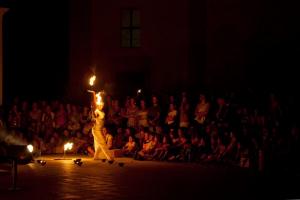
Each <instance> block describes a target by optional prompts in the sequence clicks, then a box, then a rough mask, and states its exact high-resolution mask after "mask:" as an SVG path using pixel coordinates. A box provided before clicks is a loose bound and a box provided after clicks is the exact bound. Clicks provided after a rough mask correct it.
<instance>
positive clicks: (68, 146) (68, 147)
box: [64, 142, 73, 151]
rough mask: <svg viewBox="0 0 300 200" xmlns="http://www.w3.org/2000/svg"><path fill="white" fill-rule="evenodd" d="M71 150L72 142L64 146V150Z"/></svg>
mask: <svg viewBox="0 0 300 200" xmlns="http://www.w3.org/2000/svg"><path fill="white" fill-rule="evenodd" d="M72 148H73V143H72V142H68V143H66V144H65V145H64V150H65V151H67V150H71V149H72Z"/></svg>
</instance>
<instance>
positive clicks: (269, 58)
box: [0, 0, 300, 103]
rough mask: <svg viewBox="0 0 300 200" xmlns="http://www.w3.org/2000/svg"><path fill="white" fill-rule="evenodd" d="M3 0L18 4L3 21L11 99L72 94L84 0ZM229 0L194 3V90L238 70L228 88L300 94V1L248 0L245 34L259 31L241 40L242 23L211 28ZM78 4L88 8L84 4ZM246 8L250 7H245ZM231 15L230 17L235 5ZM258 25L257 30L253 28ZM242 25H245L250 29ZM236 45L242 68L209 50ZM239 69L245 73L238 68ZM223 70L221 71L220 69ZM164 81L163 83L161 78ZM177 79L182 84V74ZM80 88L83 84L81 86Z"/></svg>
mask: <svg viewBox="0 0 300 200" xmlns="http://www.w3.org/2000/svg"><path fill="white" fill-rule="evenodd" d="M0 2H1V5H4V6H7V7H10V11H9V12H8V13H6V14H5V16H4V22H3V23H4V87H5V88H4V98H5V100H6V101H5V102H6V103H7V102H9V101H11V100H12V99H13V98H14V97H15V96H20V97H23V98H57V97H58V98H62V97H66V96H67V90H68V87H69V86H70V85H69V78H70V73H69V71H70V65H71V64H70V60H69V54H70V48H71V47H70V45H69V42H70V38H69V36H70V34H71V32H72V31H73V30H72V29H70V28H69V26H70V23H69V22H70V15H69V13H70V2H72V3H73V2H79V1H78V0H77V1H65V0H61V1H49V0H43V1H35V0H23V1H18V0H6V1H3V0H1V1H0ZM222 2H223V1H216V0H215V1H208V0H207V1H189V14H188V15H189V23H188V25H189V33H188V34H189V52H188V58H189V63H188V64H189V71H188V72H187V80H190V82H189V83H188V84H186V88H193V89H197V88H198V86H199V88H203V87H205V88H208V89H209V87H212V88H218V89H223V88H222V87H223V86H224V87H225V85H224V84H223V82H222V81H221V79H220V78H219V77H220V76H225V77H226V76H227V74H226V73H228V74H230V73H233V74H234V73H236V76H235V77H239V73H241V74H243V76H241V78H240V80H232V83H230V81H228V80H230V78H228V79H226V78H225V79H223V80H225V82H226V83H227V85H226V89H228V88H229V89H230V87H231V86H234V87H233V89H236V87H237V85H238V86H240V87H241V88H247V87H253V88H260V89H266V90H277V89H278V90H281V91H285V92H295V93H296V92H297V88H298V85H297V82H298V81H297V79H298V73H297V71H298V68H299V64H300V61H299V52H300V51H299V48H300V46H299V44H300V39H299V32H300V31H299V19H300V18H299V15H300V12H299V11H298V8H299V7H298V5H299V3H297V1H271V0H263V1H252V2H256V3H254V4H251V5H252V6H253V7H249V6H248V4H247V1H240V2H239V6H240V9H239V10H240V11H241V13H240V14H241V15H242V16H243V19H246V20H245V21H247V20H248V22H249V24H246V25H245V27H246V28H245V29H244V31H245V33H244V34H245V35H247V32H251V36H249V37H245V38H247V40H246V41H243V37H241V38H240V39H237V38H236V37H237V36H239V33H240V32H241V31H240V32H239V31H236V34H232V33H235V29H237V27H235V26H233V25H230V23H227V22H226V23H227V25H226V26H223V28H221V29H219V30H217V33H215V34H217V35H218V36H216V37H214V36H212V32H209V31H206V29H205V27H206V26H211V25H212V26H213V25H214V21H215V20H216V19H218V20H220V18H222V15H221V14H220V15H219V16H218V14H214V12H215V13H222V12H223V13H225V12H224V10H226V9H228V7H226V6H222ZM232 2H233V1H232ZM223 3H224V2H223ZM74 5H75V6H76V4H74ZM74 5H73V6H74ZM77 5H78V4H77ZM229 5H230V4H229ZM249 5H250V4H249ZM158 6H159V5H158ZM170 6H172V5H171V4H170ZM234 6H236V4H235V5H234ZM255 6H256V7H255ZM212 7H213V8H214V9H215V10H214V12H210V14H209V9H210V8H212ZM199 8H201V9H199ZM77 9H79V10H80V9H81V7H78V8H77ZM243 11H247V12H245V13H243ZM166 12H168V11H166ZM256 13H259V14H256ZM166 14H168V13H166ZM228 14H229V15H230V10H229V11H228ZM251 15H252V16H251ZM74 23H77V22H74ZM210 23H211V24H210ZM226 23H224V24H226ZM251 27H255V28H253V29H251ZM240 29H241V30H243V27H240ZM212 37H213V38H212ZM207 38H208V39H207ZM209 38H210V39H209ZM207 41H208V42H207ZM208 43H209V44H208ZM213 43H217V44H218V45H219V46H217V47H215V46H214V48H213V49H211V48H210V45H211V44H213ZM231 44H237V45H238V46H239V48H240V49H243V55H242V56H241V57H242V60H243V62H242V66H243V67H242V68H240V67H238V68H237V67H233V68H230V66H227V67H226V65H227V63H226V59H227V58H221V59H220V60H218V57H217V56H216V57H214V56H209V55H208V53H207V52H209V54H210V55H214V54H219V55H222V52H226V51H227V50H226V47H227V46H231ZM217 51H218V52H217ZM238 51H239V49H237V52H238ZM220 52H221V53H220ZM224 57H226V55H225V56H224ZM229 59H233V60H234V59H235V58H234V57H233V58H229ZM210 60H213V65H214V68H210V62H211V61H210ZM219 64H220V65H222V66H225V68H223V69H220V70H219V69H218V67H216V66H217V65H219ZM203 66H205V67H203ZM165 67H166V69H164V71H168V70H170V71H171V70H172V66H165ZM150 68H151V67H150ZM224 69H229V70H224ZM230 69H231V70H232V71H230ZM236 69H238V70H239V72H233V71H236ZM222 70H223V71H222ZM125 71H126V70H125ZM204 71H205V73H204ZM218 71H219V72H220V74H221V75H218V74H217V72H218ZM224 72H226V73H224ZM112 73H113V72H112ZM197 74H201V75H202V76H198V75H197ZM203 74H204V75H203ZM203 76H205V77H203ZM207 77H208V78H209V77H213V78H212V79H213V81H211V80H210V81H208V82H209V83H210V84H206V83H207V82H205V81H202V80H205V79H207ZM199 79H201V80H199ZM137 80H138V79H137ZM157 81H158V85H159V82H160V80H157ZM173 82H174V83H175V84H173V85H174V86H176V78H175V79H174V80H173ZM212 82H213V83H212ZM237 83H238V84H237ZM73 87H76V86H74V85H73ZM128 87H131V86H128ZM144 87H145V88H147V87H148V88H151V86H149V85H148V86H147V85H144ZM162 87H163V86H162ZM164 89H165V90H166V88H164ZM224 89H225V88H224ZM239 89H240V88H239Z"/></svg>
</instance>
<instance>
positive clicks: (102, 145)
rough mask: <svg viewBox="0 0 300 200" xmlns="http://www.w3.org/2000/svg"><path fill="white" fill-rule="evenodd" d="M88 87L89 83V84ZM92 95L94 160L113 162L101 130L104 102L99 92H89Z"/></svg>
mask: <svg viewBox="0 0 300 200" xmlns="http://www.w3.org/2000/svg"><path fill="white" fill-rule="evenodd" d="M90 85H92V84H91V82H90ZM89 92H90V93H92V94H93V99H92V105H91V109H92V110H91V113H92V122H93V128H92V134H93V136H94V149H95V153H94V160H97V159H103V158H106V159H107V160H109V161H112V160H114V157H113V155H112V154H111V152H110V151H109V149H108V147H107V145H106V142H105V138H104V135H103V133H102V128H103V125H104V117H105V113H104V112H103V111H102V109H103V107H104V102H103V101H102V97H101V92H99V93H97V94H96V93H95V91H92V90H89Z"/></svg>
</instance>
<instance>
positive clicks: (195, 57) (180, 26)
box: [70, 0, 299, 96]
mask: <svg viewBox="0 0 300 200" xmlns="http://www.w3.org/2000/svg"><path fill="white" fill-rule="evenodd" d="M296 4H297V3H294V2H289V3H285V4H281V3H280V2H276V1H269V0H263V1H261V0H246V1H245V0H189V1H182V0H175V1H159V0H152V1H150V0H147V1H138V0H126V1H125V0H124V1H121V0H115V1H97V0H89V1H84V0H75V1H72V3H71V10H72V12H71V15H70V21H71V22H70V23H71V28H70V34H71V37H70V38H71V39H70V42H71V54H70V63H71V71H72V73H71V81H70V82H71V86H72V87H73V90H74V92H73V93H77V95H78V96H80V95H79V92H78V91H79V90H78V89H77V88H81V89H82V91H83V89H84V87H85V86H84V84H86V83H87V79H88V76H89V74H90V68H91V67H92V68H94V69H96V71H97V75H98V76H99V80H100V81H99V82H98V83H97V84H98V85H100V86H99V87H101V88H105V89H107V90H108V91H109V92H111V93H120V91H121V92H124V93H125V94H127V93H128V92H129V94H130V92H134V91H131V90H135V89H136V88H135V87H144V88H145V89H149V90H152V91H162V90H168V91H171V90H181V89H183V88H189V89H195V88H201V87H204V88H216V89H239V88H243V87H248V86H250V87H251V86H253V87H261V86H265V87H272V86H274V85H279V86H280V85H281V84H280V83H279V84H278V79H280V78H281V76H283V77H284V78H288V79H289V77H292V78H291V79H290V80H289V81H288V83H289V85H290V86H292V85H294V80H295V76H296V75H295V74H296V73H295V70H294V69H295V68H294V67H291V66H293V65H292V62H294V61H295V62H296V63H298V64H299V59H297V57H298V56H297V55H298V54H297V52H299V45H297V44H299V39H298V37H297V34H298V33H299V28H297V26H296V24H297V19H299V12H297V10H296V8H297V6H296ZM130 7H132V8H137V9H139V10H140V11H141V31H142V33H141V37H142V43H141V44H142V45H141V47H140V48H132V49H129V48H121V47H120V18H121V17H120V11H121V9H122V8H130ZM78 14H79V15H78ZM290 44H291V45H292V47H290V46H289V45H290ZM83 74H84V76H82V75H83ZM131 94H132V93H131Z"/></svg>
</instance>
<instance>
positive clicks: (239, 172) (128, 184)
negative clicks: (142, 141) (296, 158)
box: [0, 155, 300, 200]
mask: <svg viewBox="0 0 300 200" xmlns="http://www.w3.org/2000/svg"><path fill="white" fill-rule="evenodd" d="M56 158H61V156H60V155H58V156H48V157H44V158H42V159H45V160H46V161H47V164H46V165H45V166H41V165H40V164H38V163H37V162H34V163H30V164H28V165H24V166H19V168H18V171H19V174H18V187H19V188H20V189H19V190H17V191H11V190H9V189H8V188H9V187H11V183H12V180H11V176H10V173H9V171H7V170H9V167H10V166H9V165H5V164H0V199H1V200H4V199H31V200H32V199H43V200H45V199H105V200H106V199H108V200H109V199H124V200H126V199H130V200H135V199H173V200H176V199H181V200H183V199H262V198H263V199H266V198H269V199H288V198H294V199H295V198H297V197H298V198H299V197H300V196H299V192H298V190H299V189H298V186H299V182H297V183H292V180H291V178H290V177H288V176H280V177H276V176H275V177H274V176H273V175H272V176H271V177H272V178H267V177H266V176H262V175H260V174H258V173H256V172H252V171H249V170H245V169H240V168H234V167H229V166H220V165H208V164H193V163H192V164H189V163H168V162H155V161H135V160H132V159H129V158H120V159H118V160H117V162H124V163H125V165H124V166H123V167H120V166H119V165H118V163H117V162H115V163H113V164H109V163H107V162H102V161H101V160H99V161H94V160H92V159H91V158H87V157H84V158H83V165H82V166H81V167H80V166H78V165H75V164H74V162H73V160H72V159H75V158H76V157H69V159H70V160H54V159H56ZM294 179H295V180H296V178H295V177H294ZM295 184H296V185H295ZM299 188H300V187H299Z"/></svg>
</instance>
